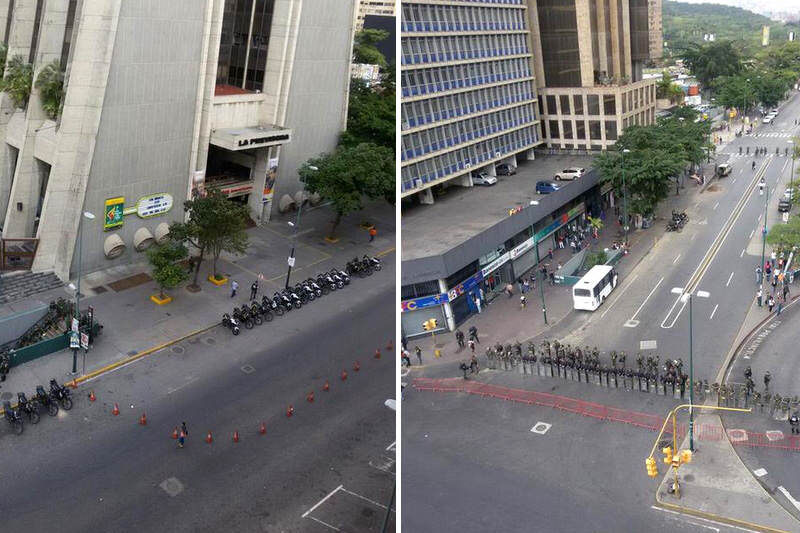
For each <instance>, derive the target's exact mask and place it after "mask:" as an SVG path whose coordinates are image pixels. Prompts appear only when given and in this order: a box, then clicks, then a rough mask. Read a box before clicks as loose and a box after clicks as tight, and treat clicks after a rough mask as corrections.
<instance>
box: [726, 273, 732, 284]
mask: <svg viewBox="0 0 800 533" xmlns="http://www.w3.org/2000/svg"><path fill="white" fill-rule="evenodd" d="M732 279H733V272H731V275H730V276H728V282H727V283H726V284H725V286H726V287H727V286H728V285H730V284H731V280H732Z"/></svg>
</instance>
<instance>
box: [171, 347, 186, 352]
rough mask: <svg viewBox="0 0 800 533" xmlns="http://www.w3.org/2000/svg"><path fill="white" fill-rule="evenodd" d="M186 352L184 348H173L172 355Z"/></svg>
mask: <svg viewBox="0 0 800 533" xmlns="http://www.w3.org/2000/svg"><path fill="white" fill-rule="evenodd" d="M185 351H186V350H185V349H184V348H183V346H173V347H172V353H183V352H185Z"/></svg>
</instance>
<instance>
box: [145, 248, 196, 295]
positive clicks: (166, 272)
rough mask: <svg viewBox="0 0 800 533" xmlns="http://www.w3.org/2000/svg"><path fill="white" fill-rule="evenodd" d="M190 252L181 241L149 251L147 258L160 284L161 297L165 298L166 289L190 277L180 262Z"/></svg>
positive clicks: (154, 277) (172, 287) (156, 280)
mask: <svg viewBox="0 0 800 533" xmlns="http://www.w3.org/2000/svg"><path fill="white" fill-rule="evenodd" d="M187 254H188V251H187V250H186V247H185V246H183V245H182V244H180V243H176V242H167V243H166V244H163V245H161V246H154V247H152V248H150V249H149V250H148V251H147V259H148V261H149V262H150V265H151V266H152V267H153V279H154V280H155V282H156V283H157V284H158V288H159V297H160V298H161V299H162V300H163V299H164V297H165V296H164V291H165V290H169V289H174V288H175V287H177V286H178V285H179V284H181V283H182V282H184V281H185V280H186V278H187V277H188V274H187V273H186V270H185V269H184V268H183V267H182V266H181V265H179V264H178V261H180V260H182V259H185V258H186V256H187Z"/></svg>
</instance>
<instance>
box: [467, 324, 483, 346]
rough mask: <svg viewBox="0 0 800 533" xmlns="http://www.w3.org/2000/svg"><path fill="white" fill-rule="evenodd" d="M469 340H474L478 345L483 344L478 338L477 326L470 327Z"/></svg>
mask: <svg viewBox="0 0 800 533" xmlns="http://www.w3.org/2000/svg"><path fill="white" fill-rule="evenodd" d="M469 339H470V340H474V341H475V342H477V343H478V344H480V343H481V340H480V339H479V338H478V328H476V327H475V326H470V327H469Z"/></svg>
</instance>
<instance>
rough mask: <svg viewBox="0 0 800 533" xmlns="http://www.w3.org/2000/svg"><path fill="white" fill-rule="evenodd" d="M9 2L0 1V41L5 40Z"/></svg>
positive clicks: (6, 0) (8, 0)
mask: <svg viewBox="0 0 800 533" xmlns="http://www.w3.org/2000/svg"><path fill="white" fill-rule="evenodd" d="M10 2H11V0H0V40H5V38H6V35H5V34H6V25H7V23H8V4H9V3H10Z"/></svg>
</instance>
